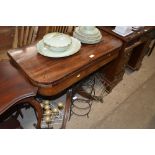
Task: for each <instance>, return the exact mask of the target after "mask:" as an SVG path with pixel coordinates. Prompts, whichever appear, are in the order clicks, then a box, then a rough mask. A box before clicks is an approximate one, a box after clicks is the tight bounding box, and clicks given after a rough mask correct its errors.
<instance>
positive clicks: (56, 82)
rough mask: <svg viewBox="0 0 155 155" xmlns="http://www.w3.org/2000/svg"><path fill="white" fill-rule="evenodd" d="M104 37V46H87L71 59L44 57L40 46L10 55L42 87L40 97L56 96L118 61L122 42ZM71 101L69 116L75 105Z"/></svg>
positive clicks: (34, 83) (103, 33)
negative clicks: (106, 65)
mask: <svg viewBox="0 0 155 155" xmlns="http://www.w3.org/2000/svg"><path fill="white" fill-rule="evenodd" d="M102 35H103V38H102V41H101V42H100V43H98V44H94V45H86V44H83V45H82V47H81V49H80V51H79V52H77V53H76V54H74V55H72V56H69V57H64V58H49V57H44V56H42V55H40V54H39V53H38V52H37V49H36V44H34V45H31V46H28V47H24V48H22V49H14V50H10V51H9V52H8V55H9V57H10V58H11V61H12V63H13V64H14V65H15V66H16V67H17V68H18V69H20V70H21V71H22V73H23V74H24V75H25V76H26V77H27V78H28V79H29V80H30V82H31V83H32V84H33V85H34V86H37V87H38V94H41V95H44V96H54V95H57V94H59V93H60V92H62V91H63V90H65V89H67V88H69V87H71V86H72V85H73V84H75V83H77V82H79V81H80V80H81V79H83V78H85V77H87V76H88V75H90V74H91V73H93V72H95V71H97V70H98V69H99V68H101V67H102V66H104V65H105V64H107V63H109V62H111V61H112V60H114V59H115V58H117V56H118V54H119V51H120V49H121V47H122V42H121V41H120V40H119V39H117V38H116V37H113V36H112V35H109V34H108V33H106V32H102ZM68 96H69V95H68ZM67 101H68V103H66V108H67V109H66V112H68V111H69V110H68V109H69V108H70V104H71V103H70V102H69V100H68V99H67ZM66 116H67V115H66ZM66 120H67V117H66V118H65V121H66Z"/></svg>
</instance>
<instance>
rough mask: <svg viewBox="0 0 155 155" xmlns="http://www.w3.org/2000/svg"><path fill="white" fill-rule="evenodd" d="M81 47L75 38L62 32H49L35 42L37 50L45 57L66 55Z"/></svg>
mask: <svg viewBox="0 0 155 155" xmlns="http://www.w3.org/2000/svg"><path fill="white" fill-rule="evenodd" d="M80 48H81V43H80V41H79V40H77V39H76V38H73V37H70V36H69V35H66V34H63V33H58V32H54V33H49V34H47V35H45V36H44V37H43V39H42V40H41V41H39V42H38V43H37V50H38V53H40V54H41V55H43V56H47V57H54V58H59V57H66V56H70V55H73V54H75V53H76V52H78V51H79V50H80Z"/></svg>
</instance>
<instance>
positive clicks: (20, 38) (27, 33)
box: [13, 26, 38, 48]
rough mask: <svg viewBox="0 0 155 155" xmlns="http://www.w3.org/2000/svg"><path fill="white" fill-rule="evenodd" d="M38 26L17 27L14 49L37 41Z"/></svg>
mask: <svg viewBox="0 0 155 155" xmlns="http://www.w3.org/2000/svg"><path fill="white" fill-rule="evenodd" d="M37 31H38V27H37V26H17V27H16V28H15V35H14V42H13V48H18V47H23V46H26V45H30V44H31V43H33V42H34V41H35V39H36V34H37Z"/></svg>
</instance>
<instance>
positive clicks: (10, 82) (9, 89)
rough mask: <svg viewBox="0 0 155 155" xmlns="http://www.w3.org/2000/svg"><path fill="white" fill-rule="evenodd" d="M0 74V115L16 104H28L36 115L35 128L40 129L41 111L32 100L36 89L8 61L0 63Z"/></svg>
mask: <svg viewBox="0 0 155 155" xmlns="http://www.w3.org/2000/svg"><path fill="white" fill-rule="evenodd" d="M0 73H1V76H0V88H1V89H0V115H1V114H3V113H4V112H6V111H7V110H8V109H9V108H10V107H12V106H14V105H16V104H23V103H26V102H28V103H29V104H30V105H32V106H33V107H34V109H35V110H36V112H37V114H38V117H37V119H38V124H37V127H38V128H40V123H41V118H42V109H41V106H40V104H39V103H38V102H36V101H35V99H34V97H35V96H36V93H37V87H34V86H32V85H31V84H30V83H29V81H28V80H27V79H26V78H25V77H24V76H23V75H22V74H21V73H20V72H19V71H18V70H17V69H16V68H14V67H13V66H12V65H11V64H10V62H8V61H1V62H0Z"/></svg>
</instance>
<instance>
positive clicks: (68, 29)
mask: <svg viewBox="0 0 155 155" xmlns="http://www.w3.org/2000/svg"><path fill="white" fill-rule="evenodd" d="M73 30H74V26H39V27H38V33H37V38H36V39H37V40H40V39H42V38H43V36H44V35H45V34H47V33H51V32H60V33H65V34H72V32H73Z"/></svg>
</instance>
